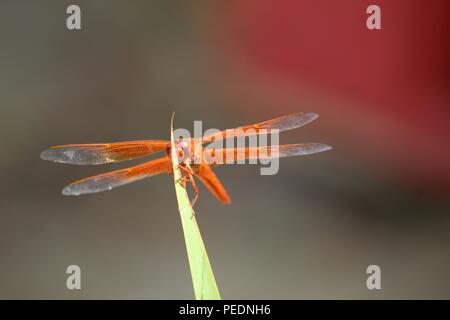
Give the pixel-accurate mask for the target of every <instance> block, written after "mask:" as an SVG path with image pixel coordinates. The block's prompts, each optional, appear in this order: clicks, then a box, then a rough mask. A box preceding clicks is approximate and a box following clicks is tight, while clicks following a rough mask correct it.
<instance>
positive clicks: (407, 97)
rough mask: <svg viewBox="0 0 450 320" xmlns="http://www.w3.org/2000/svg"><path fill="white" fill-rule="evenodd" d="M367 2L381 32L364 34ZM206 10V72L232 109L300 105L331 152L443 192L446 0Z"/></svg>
mask: <svg viewBox="0 0 450 320" xmlns="http://www.w3.org/2000/svg"><path fill="white" fill-rule="evenodd" d="M370 4H377V5H378V6H379V7H380V8H381V27H382V29H381V30H368V29H367V27H366V19H367V18H368V16H369V15H368V14H366V8H367V7H368V6H369V5H370ZM213 12H214V13H215V14H212V15H209V16H208V17H209V21H208V24H207V25H208V26H209V27H210V28H209V30H210V34H209V39H208V41H211V42H213V43H215V45H216V48H215V49H214V50H217V52H220V53H221V54H217V52H214V57H216V59H217V57H219V59H220V63H215V64H214V65H215V66H219V67H218V68H217V70H214V72H216V73H217V74H218V79H219V81H223V82H222V85H224V86H226V87H227V89H229V90H233V91H234V93H235V96H234V98H235V99H236V100H238V101H239V103H236V104H235V105H242V104H246V105H248V106H253V110H251V111H250V112H253V113H255V114H262V113H266V114H267V115H272V113H273V109H274V106H276V109H277V110H279V113H280V114H283V113H288V112H295V111H297V110H298V105H299V104H298V103H296V102H300V103H301V104H300V105H301V106H302V107H301V110H314V111H315V112H318V113H319V114H320V116H321V120H320V121H321V122H322V124H323V125H324V127H325V129H324V130H326V131H327V133H328V134H332V135H333V136H334V138H335V139H336V141H335V143H336V142H337V143H338V146H335V148H336V147H341V148H345V150H346V151H348V152H350V153H352V154H353V157H356V158H358V159H359V160H360V161H361V162H369V163H371V165H376V166H378V167H379V168H382V169H383V170H387V171H388V173H389V174H393V175H395V176H397V177H399V178H400V179H402V180H404V181H405V182H407V183H408V184H412V185H413V186H414V185H415V186H416V187H418V188H424V189H427V190H428V191H436V192H438V193H439V194H441V195H445V194H447V195H448V192H449V191H450V188H449V186H450V143H449V141H448V139H449V137H450V94H449V92H450V91H449V89H450V72H449V71H450V60H449V57H450V42H449V39H450V20H449V19H448V13H449V12H450V2H449V1H445V0H435V1H420V0H398V1H387V0H386V1H376V2H371V1H327V0H316V1H295V0H285V1H281V2H280V1H274V0H261V1H253V0H239V1H238V0H231V1H226V2H225V3H221V4H220V5H219V4H217V3H216V4H215V6H214V10H213ZM312 103H314V104H312ZM255 108H257V109H255ZM265 111H267V112H265ZM331 119H332V120H331ZM341 144H342V145H341Z"/></svg>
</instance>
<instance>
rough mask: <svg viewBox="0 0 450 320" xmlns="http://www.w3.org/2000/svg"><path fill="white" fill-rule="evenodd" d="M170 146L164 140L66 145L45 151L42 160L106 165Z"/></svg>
mask: <svg viewBox="0 0 450 320" xmlns="http://www.w3.org/2000/svg"><path fill="white" fill-rule="evenodd" d="M168 146H169V142H168V141H164V140H142V141H126V142H115V143H94V144H66V145H62V146H56V147H51V148H50V149H47V150H45V151H43V152H42V153H41V158H42V159H44V160H49V161H54V162H61V163H69V164H77V165H89V164H104V163H109V162H118V161H124V160H131V159H136V158H140V157H142V156H146V155H149V154H152V153H156V152H160V151H163V150H165V149H166V148H167V147H168Z"/></svg>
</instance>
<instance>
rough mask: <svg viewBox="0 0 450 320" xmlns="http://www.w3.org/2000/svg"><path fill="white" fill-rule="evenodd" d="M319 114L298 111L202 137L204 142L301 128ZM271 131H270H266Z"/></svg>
mask: <svg viewBox="0 0 450 320" xmlns="http://www.w3.org/2000/svg"><path fill="white" fill-rule="evenodd" d="M318 117H319V115H318V114H317V113H314V112H298V113H294V114H291V115H287V116H282V117H278V118H275V119H271V120H267V121H263V122H260V123H256V124H252V125H247V126H242V127H237V128H234V129H227V130H223V131H220V132H217V133H213V134H211V135H208V136H206V137H204V138H202V140H201V142H202V143H207V142H212V141H217V140H224V139H229V138H233V137H237V136H251V135H257V134H260V133H261V130H279V131H280V132H282V131H286V130H291V129H295V128H300V127H302V126H304V125H306V124H308V123H310V122H312V121H314V120H315V119H317V118H318ZM266 133H269V132H266Z"/></svg>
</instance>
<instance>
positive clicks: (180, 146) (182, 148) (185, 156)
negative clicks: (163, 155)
mask: <svg viewBox="0 0 450 320" xmlns="http://www.w3.org/2000/svg"><path fill="white" fill-rule="evenodd" d="M175 150H176V152H177V158H178V163H188V162H189V161H190V158H191V152H190V148H189V142H188V141H186V140H184V139H178V140H177V141H176V142H175Z"/></svg>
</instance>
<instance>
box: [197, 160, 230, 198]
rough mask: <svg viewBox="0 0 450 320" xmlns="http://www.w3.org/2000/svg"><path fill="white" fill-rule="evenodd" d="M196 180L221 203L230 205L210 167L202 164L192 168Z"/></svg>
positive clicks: (224, 191) (227, 196)
mask: <svg viewBox="0 0 450 320" xmlns="http://www.w3.org/2000/svg"><path fill="white" fill-rule="evenodd" d="M193 170H194V173H195V175H196V176H197V178H198V179H199V180H200V181H201V182H202V183H203V184H204V185H205V186H206V188H207V189H208V190H209V191H210V192H211V193H212V194H213V195H214V196H215V197H216V198H217V199H218V200H219V201H220V202H222V203H225V204H230V203H231V199H230V196H229V195H228V193H227V191H226V190H225V188H224V187H223V185H222V183H220V181H219V179H217V177H216V175H215V173H214V171H213V170H212V169H211V167H210V166H208V165H207V164H205V163H203V164H200V165H198V166H195V167H194V168H193Z"/></svg>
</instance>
